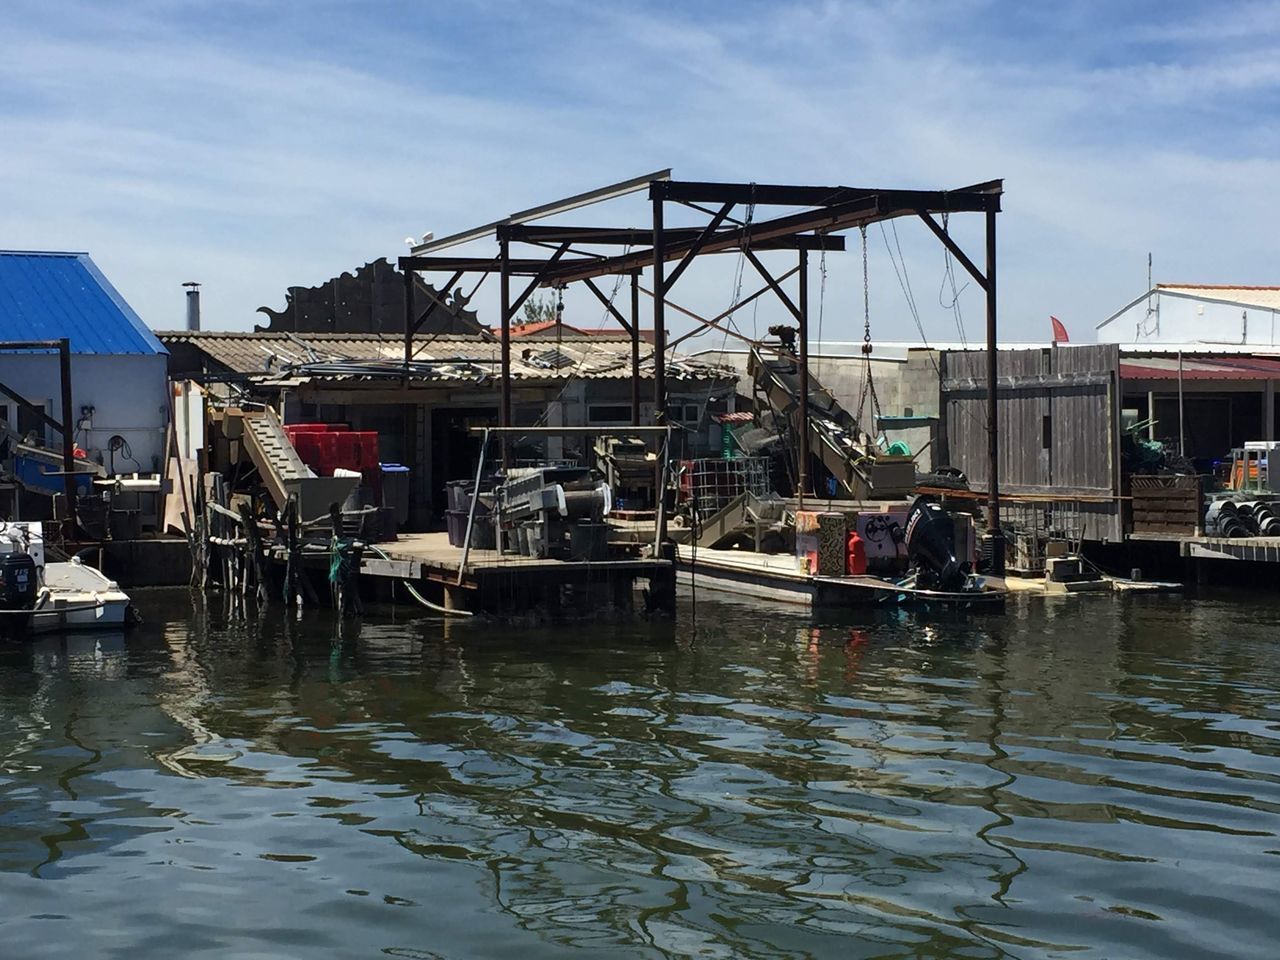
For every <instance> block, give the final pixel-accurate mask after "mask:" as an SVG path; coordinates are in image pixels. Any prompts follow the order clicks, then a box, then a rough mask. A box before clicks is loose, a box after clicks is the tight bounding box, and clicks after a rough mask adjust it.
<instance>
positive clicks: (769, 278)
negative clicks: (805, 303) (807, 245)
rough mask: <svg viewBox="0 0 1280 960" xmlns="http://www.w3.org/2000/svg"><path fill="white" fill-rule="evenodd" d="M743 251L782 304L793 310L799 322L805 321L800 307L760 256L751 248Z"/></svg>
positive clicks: (793, 314) (792, 313)
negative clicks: (766, 267) (793, 301)
mask: <svg viewBox="0 0 1280 960" xmlns="http://www.w3.org/2000/svg"><path fill="white" fill-rule="evenodd" d="M742 252H743V253H744V254H745V255H746V257H747V259H748V260H749V261H750V262H751V265H752V266H753V267H755V268H756V272H757V273H758V274H760V276H762V277H763V278H764V282H765V283H767V284H768V285H769V289H770V290H772V291H773V292H774V293H775V294H776V295H777V297H778V299H779V300H781V301H782V305H783V306H784V307H786V308H787V309H788V310H790V311H791V315H792V316H793V317H795V318H796V321H797V322H799V323H803V322H804V318H803V317H802V316H801V314H800V308H799V307H797V306H796V305H795V304H794V303H792V301H791V298H790V297H788V296H787V294H786V291H785V290H783V289H782V285H781V284H780V283H778V281H777V280H775V279H774V278H773V274H771V273H770V272H769V271H768V270H766V269H765V266H764V264H763V263H761V262H760V258H759V257H757V256H756V255H755V254H754V253H752V252H751V251H750V250H743V251H742ZM803 253H804V251H801V254H802V255H803ZM801 262H802V263H803V262H804V261H803V260H802V261H801ZM802 282H803V281H802Z"/></svg>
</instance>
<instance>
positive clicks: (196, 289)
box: [183, 280, 200, 330]
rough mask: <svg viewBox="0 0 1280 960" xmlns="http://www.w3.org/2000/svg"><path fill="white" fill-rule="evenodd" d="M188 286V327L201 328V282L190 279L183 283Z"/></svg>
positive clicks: (189, 328) (190, 328) (191, 328)
mask: <svg viewBox="0 0 1280 960" xmlns="http://www.w3.org/2000/svg"><path fill="white" fill-rule="evenodd" d="M183 286H184V287H186V288H187V329H188V330H199V329H200V284H198V283H196V282H195V281H194V280H188V281H187V282H186V283H184V284H183Z"/></svg>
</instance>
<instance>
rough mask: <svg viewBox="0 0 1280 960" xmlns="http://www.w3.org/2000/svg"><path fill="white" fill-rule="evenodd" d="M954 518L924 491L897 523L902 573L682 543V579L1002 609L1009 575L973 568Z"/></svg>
mask: <svg viewBox="0 0 1280 960" xmlns="http://www.w3.org/2000/svg"><path fill="white" fill-rule="evenodd" d="M953 529H954V522H953V519H952V517H951V516H950V515H949V514H947V513H946V511H944V510H942V509H941V507H939V506H938V505H937V504H936V503H933V502H932V501H930V500H929V499H928V498H925V497H920V498H917V500H916V501H915V502H914V503H913V504H912V505H911V508H910V510H909V511H908V512H907V514H906V523H905V529H901V528H900V529H897V530H895V531H894V532H895V535H896V538H897V539H898V540H899V542H900V543H901V545H902V550H903V553H904V554H905V558H906V562H907V569H905V570H904V571H903V573H902V575H901V576H895V575H885V574H876V573H857V574H850V575H844V576H829V575H827V576H824V575H821V574H819V573H813V572H812V566H813V564H812V561H811V560H810V559H809V557H807V556H805V555H804V553H803V551H801V550H799V549H797V554H796V555H793V554H788V553H772V554H770V553H761V552H757V551H755V550H744V549H727V550H725V549H721V550H717V549H707V548H703V549H697V548H695V547H694V546H692V545H691V544H684V545H680V546H678V547H677V552H676V569H677V578H678V579H679V580H680V581H682V582H683V583H685V584H686V585H689V586H691V587H692V588H693V589H702V588H705V589H712V590H720V591H723V592H727V593H736V594H739V595H742V596H750V597H756V598H763V599H770V600H779V601H782V602H784V603H796V604H802V605H805V606H809V607H813V608H825V609H833V608H841V607H850V608H852V607H876V606H895V607H905V608H913V609H930V610H944V609H946V610H958V611H969V612H982V611H986V612H991V613H999V612H1002V611H1003V610H1004V604H1005V598H1006V596H1007V594H1008V591H1007V590H1006V589H1005V585H1004V582H1003V580H1001V579H1000V578H996V577H985V576H981V575H978V574H976V573H973V572H972V571H971V564H970V563H968V562H965V561H961V560H959V559H957V557H956V551H955V546H954V539H953V532H952V531H953Z"/></svg>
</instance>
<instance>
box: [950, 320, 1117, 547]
mask: <svg viewBox="0 0 1280 960" xmlns="http://www.w3.org/2000/svg"><path fill="white" fill-rule="evenodd" d="M1119 365H1120V351H1119V347H1118V346H1116V345H1115V344H1089V345H1084V346H1076V347H1069V346H1059V347H1052V348H1044V349H1035V350H1001V351H1000V352H999V355H998V357H997V364H996V372H997V375H998V385H997V391H996V396H997V402H998V404H999V409H998V414H999V430H1000V490H1001V492H1002V493H1004V494H1007V495H1010V496H1016V495H1017V494H1037V495H1043V494H1052V495H1055V496H1060V497H1063V498H1071V497H1080V498H1087V499H1098V498H1103V499H1104V500H1105V502H1103V503H1094V504H1090V505H1089V506H1088V507H1087V509H1084V512H1086V513H1087V514H1088V523H1087V533H1086V536H1087V538H1088V539H1108V540H1112V539H1117V540H1118V539H1119V538H1120V537H1121V535H1122V527H1121V506H1120V501H1119V500H1118V499H1115V498H1117V497H1118V495H1119V493H1120V487H1119V483H1120V471H1119V462H1120V441H1119V409H1118V407H1119V402H1118V399H1117V391H1116V378H1117V375H1118V370H1119ZM939 369H940V372H941V375H942V376H941V380H942V382H941V409H942V411H943V419H944V423H945V437H944V442H943V451H942V452H943V456H944V457H945V459H943V460H941V461H940V462H943V463H947V464H950V465H951V466H953V467H959V468H960V469H961V470H963V471H964V472H965V474H966V475H967V476H968V477H969V483H970V485H971V486H972V487H973V488H974V489H976V490H983V489H986V485H987V390H986V371H987V354H986V351H985V350H974V351H947V352H944V353H943V354H942V355H941V358H940V367H939Z"/></svg>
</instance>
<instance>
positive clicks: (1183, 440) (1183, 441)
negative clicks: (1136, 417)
mask: <svg viewBox="0 0 1280 960" xmlns="http://www.w3.org/2000/svg"><path fill="white" fill-rule="evenodd" d="M1263 395H1264V396H1265V395H1266V391H1263ZM1147 412H1148V414H1149V415H1150V416H1151V417H1152V418H1153V419H1154V417H1155V415H1156V411H1155V405H1154V404H1152V405H1151V408H1150V409H1149V410H1148V411H1147ZM1263 422H1264V423H1265V422H1266V420H1265V418H1264V421H1263ZM1152 439H1154V438H1152ZM1267 439H1268V440H1270V439H1271V437H1270V436H1268V437H1267ZM1186 455H1187V431H1186V429H1185V428H1184V426H1183V420H1182V351H1181V350H1179V351H1178V456H1180V457H1185V456H1186Z"/></svg>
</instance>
